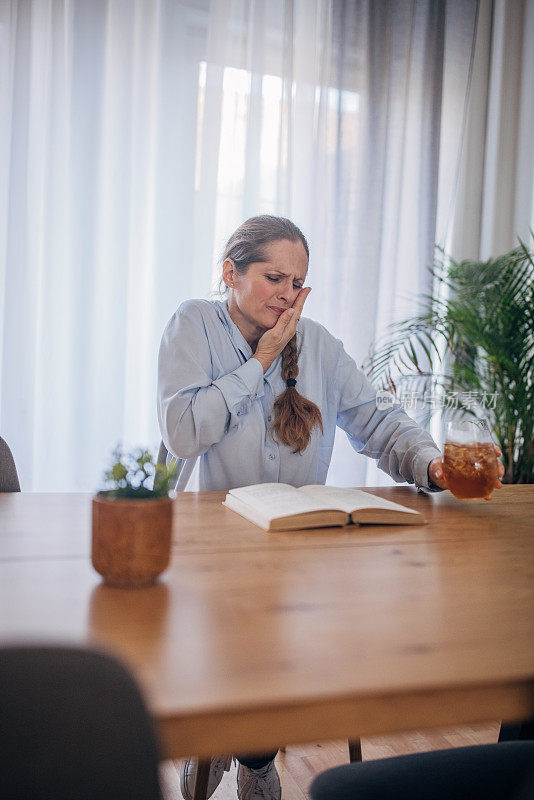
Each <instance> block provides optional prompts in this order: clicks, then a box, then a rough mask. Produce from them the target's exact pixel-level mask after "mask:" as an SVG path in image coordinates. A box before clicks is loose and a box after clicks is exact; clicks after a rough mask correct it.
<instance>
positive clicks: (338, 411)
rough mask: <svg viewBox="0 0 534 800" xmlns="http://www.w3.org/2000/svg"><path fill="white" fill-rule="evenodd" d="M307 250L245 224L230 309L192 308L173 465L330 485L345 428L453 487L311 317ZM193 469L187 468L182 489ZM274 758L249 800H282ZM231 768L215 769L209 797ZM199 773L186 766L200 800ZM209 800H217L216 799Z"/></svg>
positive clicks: (170, 442) (171, 436)
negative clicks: (181, 462)
mask: <svg viewBox="0 0 534 800" xmlns="http://www.w3.org/2000/svg"><path fill="white" fill-rule="evenodd" d="M308 256H309V251H308V244H307V242H306V239H305V237H304V235H303V233H302V232H301V231H300V230H299V229H298V228H297V227H296V225H294V224H293V223H292V222H291V221H290V220H288V219H285V218H283V217H273V216H259V217H253V218H251V219H249V220H247V221H246V222H245V223H243V225H241V226H240V227H239V228H238V229H237V230H236V231H235V232H234V233H233V234H232V236H231V237H230V239H229V241H228V243H227V245H226V248H225V252H224V258H223V269H222V280H223V282H224V284H225V285H226V287H227V288H228V290H229V295H228V299H227V300H226V301H225V302H217V301H207V300H189V301H187V302H185V303H183V304H182V305H181V306H180V308H179V309H178V311H177V312H176V313H175V314H174V316H173V317H172V319H171V320H170V322H169V324H168V325H167V327H166V329H165V332H164V334H163V339H162V342H161V348H160V356H159V379H158V418H159V424H160V429H161V435H162V438H163V442H164V443H165V446H166V447H167V449H168V450H169V453H170V454H172V456H173V457H175V458H181V459H186V460H187V461H188V462H189V463H191V460H195V459H196V458H198V457H199V458H200V489H201V490H214V489H232V488H235V487H237V486H245V485H251V484H256V483H267V482H281V483H289V484H292V485H293V486H304V485H306V484H313V483H316V484H317V483H325V481H326V475H327V472H328V467H329V464H330V459H331V456H332V448H333V445H334V435H335V430H336V426H337V425H339V427H340V428H342V429H343V430H344V431H346V433H347V435H348V437H349V440H350V442H351V444H352V446H353V447H354V449H355V450H356V451H357V452H359V453H364V454H365V455H368V456H370V457H371V458H374V459H376V460H377V462H378V466H379V467H380V468H381V469H383V470H384V471H385V472H387V473H388V474H389V475H391V476H392V477H393V479H394V480H395V481H397V482H402V481H406V482H408V483H415V484H416V485H417V486H418V487H420V488H423V489H427V490H435V489H440V488H441V489H444V488H446V485H447V484H446V481H445V479H444V476H443V469H442V462H441V453H440V451H439V449H438V448H437V446H436V444H435V443H434V441H433V440H432V438H431V437H430V436H429V434H428V433H426V432H425V431H423V430H422V429H421V428H420V427H419V426H418V425H417V424H416V423H415V422H414V421H413V420H412V419H411V418H410V417H408V415H407V414H405V412H404V411H403V410H402V409H401V408H400V407H399V406H394V407H390V408H388V409H386V410H381V409H379V408H377V403H376V392H375V390H374V388H373V386H372V384H371V383H370V382H369V381H368V380H367V379H366V378H365V376H364V375H363V373H362V372H361V371H360V370H359V369H358V368H357V367H356V364H355V362H354V361H353V359H352V358H351V357H350V356H348V355H347V353H346V352H345V350H344V349H343V345H342V343H341V342H340V341H339V340H337V339H335V338H334V337H333V336H332V335H331V334H330V333H328V331H327V330H326V329H325V328H324V327H323V326H322V325H319V324H318V323H317V322H314V321H313V320H311V319H306V318H304V317H301V315H302V310H303V307H304V303H305V301H306V298H307V296H308V294H309V293H310V291H311V289H310V288H309V287H307V288H304V281H305V279H306V273H307V269H308ZM189 474H190V470H187V469H186V470H184V473H183V475H184V477H183V478H182V481H181V482H179V484H178V488H185V487H184V483H185V482H186V481H187V476H188V475H189ZM274 756H275V753H270V754H266V755H265V757H262V758H260V757H257V758H256V759H254V760H250V759H247V758H240V759H239V760H240V762H241V763H240V766H239V769H238V796H239V798H240V800H256V799H257V800H260V798H261V799H262V800H269V798H273V800H279V798H280V782H279V780H278V775H277V774H276V769H275V767H274V764H273V758H274ZM228 766H229V764H228V763H227V760H226V759H214V760H213V762H212V767H211V773H210V784H209V794H211V793H212V792H213V791H214V790H215V788H216V786H217V785H218V783H219V781H220V779H221V777H222V774H223V770H224V769H225V768H227V767H228ZM194 773H195V763H194V762H193V761H191V760H189V761H187V762H184V764H183V765H182V771H181V779H182V792H183V793H184V796H185V797H186V800H190V794H191V787H192V784H193V780H194ZM208 796H209V795H208Z"/></svg>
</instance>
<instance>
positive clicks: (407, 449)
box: [337, 343, 441, 491]
mask: <svg viewBox="0 0 534 800" xmlns="http://www.w3.org/2000/svg"><path fill="white" fill-rule="evenodd" d="M340 347H341V354H340V359H339V362H338V373H337V380H338V385H339V387H340V398H339V406H338V416H337V424H338V425H339V427H340V428H342V429H343V430H344V431H345V432H346V433H347V435H348V437H349V441H350V443H351V445H352V447H353V448H354V449H355V450H356V451H357V452H359V453H362V454H363V455H366V456H369V457H370V458H374V459H375V460H376V462H377V465H378V467H379V468H380V469H381V470H383V471H384V472H387V474H388V475H390V476H391V477H392V478H393V480H394V481H396V482H397V483H403V482H407V483H415V484H416V486H417V487H418V488H421V489H425V490H427V491H431V490H432V487H431V485H430V481H429V478H428V465H429V464H430V462H431V461H432V460H433V459H434V458H437V457H438V456H441V452H440V450H439V448H438V446H437V445H436V443H435V442H434V440H433V439H432V437H431V436H430V434H429V433H427V432H426V431H424V430H423V429H422V428H421V427H420V426H419V425H418V424H417V423H416V422H415V420H413V419H412V418H411V417H409V416H408V414H406V413H405V412H404V411H403V410H402V409H401V408H400V406H399V405H392V406H390V407H388V408H386V409H379V408H377V403H376V390H375V388H374V386H373V385H372V383H371V382H370V381H369V380H368V379H367V378H366V377H365V375H364V374H363V372H362V371H361V370H359V369H358V367H357V366H356V363H355V362H354V360H353V359H352V358H351V357H350V356H349V355H348V354H347V353H346V352H345V350H344V349H343V347H342V345H341V343H340Z"/></svg>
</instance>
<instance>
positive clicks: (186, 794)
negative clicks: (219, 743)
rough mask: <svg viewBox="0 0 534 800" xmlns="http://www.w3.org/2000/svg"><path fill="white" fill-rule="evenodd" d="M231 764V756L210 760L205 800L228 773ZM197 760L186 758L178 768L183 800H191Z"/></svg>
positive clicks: (216, 757)
mask: <svg viewBox="0 0 534 800" xmlns="http://www.w3.org/2000/svg"><path fill="white" fill-rule="evenodd" d="M231 764H232V756H215V758H212V759H211V766H210V776H209V778H208V791H207V794H206V798H208V797H211V796H212V794H213V792H214V791H215V789H216V788H217V786H218V785H219V784H220V782H221V781H222V779H223V775H224V773H225V772H228V771H229V769H230V766H231ZM197 766H198V759H196V758H186V759H184V760H183V761H182V765H181V767H180V791H181V793H182V796H183V798H184V800H193V792H194V791H195V778H196V776H197Z"/></svg>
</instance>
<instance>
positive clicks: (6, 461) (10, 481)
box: [0, 436, 20, 492]
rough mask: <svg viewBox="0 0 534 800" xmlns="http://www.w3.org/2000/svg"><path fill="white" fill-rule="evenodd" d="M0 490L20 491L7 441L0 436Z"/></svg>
mask: <svg viewBox="0 0 534 800" xmlns="http://www.w3.org/2000/svg"><path fill="white" fill-rule="evenodd" d="M0 492H20V483H19V478H18V475H17V468H16V466H15V460H14V458H13V455H12V453H11V450H10V449H9V446H8V444H7V442H6V441H5V440H4V439H2V437H1V436H0Z"/></svg>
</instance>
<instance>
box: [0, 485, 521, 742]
mask: <svg viewBox="0 0 534 800" xmlns="http://www.w3.org/2000/svg"><path fill="white" fill-rule="evenodd" d="M366 491H369V492H371V493H374V494H377V495H379V496H381V497H385V498H387V499H389V500H393V501H395V502H399V503H402V504H404V505H406V506H409V507H410V508H414V509H416V510H418V511H420V512H422V514H423V515H424V517H425V519H426V524H424V525H421V526H410V525H397V526H382V525H374V526H371V525H368V526H360V527H358V526H350V527H346V528H323V529H315V530H307V531H297V532H285V533H284V532H278V533H266V532H265V531H263V530H262V529H260V528H258V527H256V526H255V525H253V524H252V523H250V522H248V521H247V520H245V519H243V518H241V517H240V516H239V515H237V514H236V513H234V512H233V511H231V510H230V509H228V508H226V507H224V506H222V505H221V501H222V500H223V499H224V493H223V492H200V493H196V492H185V493H183V494H180V495H178V496H177V497H176V500H175V502H174V518H173V520H174V522H173V524H174V528H173V553H172V558H171V564H170V567H169V569H168V570H167V571H166V572H165V573H164V574H163V575H162V576H161V578H160V579H159V580H158V581H157V583H156V584H154V585H153V586H151V587H149V588H145V589H131V590H126V589H113V588H109V587H107V586H105V585H104V584H103V583H102V580H101V578H100V576H99V575H98V574H97V573H96V572H95V571H94V569H93V568H92V565H91V558H90V554H91V497H90V495H87V494H55V493H49V494H37V493H36V494H33V493H22V494H5V495H0V639H1V641H2V643H11V642H25V643H28V642H35V643H51V642H53V643H58V644H75V645H82V646H85V645H96V646H98V647H102V648H104V649H106V650H109V651H111V652H112V653H114V654H116V655H118V656H119V657H121V658H122V659H123V660H124V661H125V662H126V663H127V664H128V665H129V666H130V668H131V669H132V670H133V673H134V675H135V677H136V678H137V680H138V682H139V684H140V685H141V687H142V689H143V691H144V694H145V697H146V700H147V703H148V706H149V709H150V711H151V713H152V714H153V716H154V718H155V719H156V721H157V725H158V727H159V730H160V733H161V737H162V741H163V745H164V749H165V753H166V755H167V756H169V757H181V756H186V755H198V756H201V757H208V756H209V755H211V754H215V753H235V752H248V753H252V752H262V751H265V750H269V749H271V748H275V747H277V746H278V745H282V744H290V743H293V742H311V741H318V740H319V741H320V740H327V739H339V738H342V737H346V738H349V739H355V738H357V737H361V736H365V735H370V734H378V733H385V732H393V731H401V730H411V729H414V728H420V727H432V726H441V725H451V724H456V723H458V724H461V723H469V722H476V721H484V720H497V719H499V720H507V721H512V720H516V719H522V718H526V717H532V716H534V486H505V487H503V488H502V489H501V490H499V491H496V492H494V494H493V497H492V499H491V500H490V501H488V502H486V501H483V500H471V501H460V500H457V499H455V498H454V497H453V496H452V495H451V494H450V493H449V492H443V493H440V494H435V495H432V496H427V495H424V494H421V493H418V492H416V490H415V489H414V488H413V487H409V486H398V487H397V486H395V487H384V488H377V489H369V488H368V489H366Z"/></svg>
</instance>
